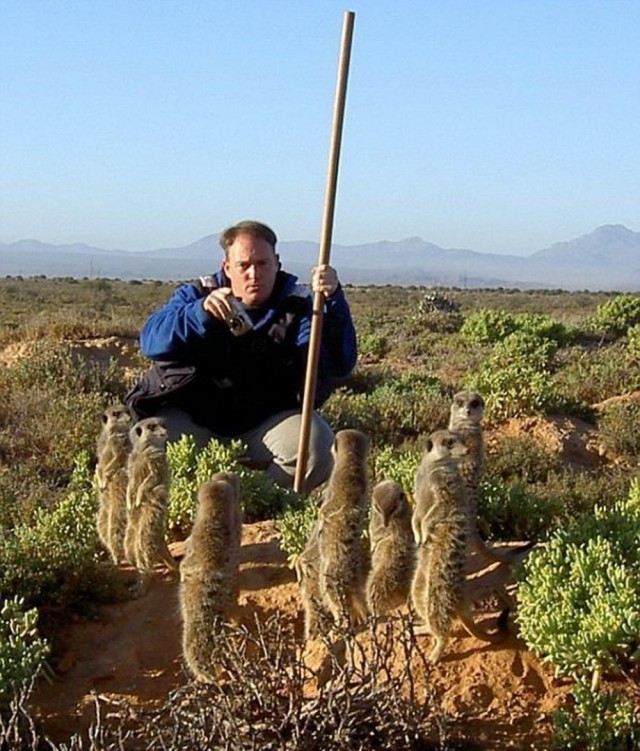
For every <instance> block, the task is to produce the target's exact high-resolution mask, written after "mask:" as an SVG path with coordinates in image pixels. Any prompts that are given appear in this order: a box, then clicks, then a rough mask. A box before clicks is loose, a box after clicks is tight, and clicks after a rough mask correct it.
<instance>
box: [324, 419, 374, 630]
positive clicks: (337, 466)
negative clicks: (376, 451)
mask: <svg viewBox="0 0 640 751" xmlns="http://www.w3.org/2000/svg"><path fill="white" fill-rule="evenodd" d="M368 453H369V439H368V438H367V436H366V435H365V434H364V433H362V432H360V431H359V430H340V431H338V432H337V433H336V436H335V440H334V443H333V456H334V466H333V470H332V472H331V476H330V477H329V482H328V484H327V487H326V489H325V492H324V498H323V501H322V504H321V506H320V509H319V511H318V549H319V553H320V594H321V597H322V599H323V601H324V603H325V604H326V606H327V608H328V609H329V611H330V612H331V615H332V616H333V619H334V622H335V624H336V626H337V627H338V629H339V630H340V631H341V632H342V633H344V632H345V630H346V629H347V628H353V627H354V626H355V625H356V624H358V623H361V622H363V621H364V620H365V619H366V616H367V608H366V604H365V596H364V576H363V570H362V550H361V543H360V538H361V536H362V527H363V524H364V515H365V511H366V498H367V457H368Z"/></svg>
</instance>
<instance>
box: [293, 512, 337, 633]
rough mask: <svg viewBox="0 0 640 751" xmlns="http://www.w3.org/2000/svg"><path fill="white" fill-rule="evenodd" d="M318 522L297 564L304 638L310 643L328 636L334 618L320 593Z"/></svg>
mask: <svg viewBox="0 0 640 751" xmlns="http://www.w3.org/2000/svg"><path fill="white" fill-rule="evenodd" d="M318 526H319V524H318V522H316V524H315V525H314V527H313V530H312V531H311V534H310V535H309V539H308V540H307V544H306V545H305V548H304V550H303V551H302V553H300V555H299V556H298V558H297V560H296V563H295V570H296V578H297V579H298V583H299V585H300V597H301V599H302V606H303V608H304V638H305V639H306V640H307V641H308V640H309V639H314V638H315V637H317V636H321V635H327V634H328V633H329V632H330V631H331V627H332V626H333V616H332V615H331V611H330V610H329V608H328V606H327V605H326V604H325V602H324V599H323V597H322V594H321V592H320V545H319V542H318V539H319V532H318Z"/></svg>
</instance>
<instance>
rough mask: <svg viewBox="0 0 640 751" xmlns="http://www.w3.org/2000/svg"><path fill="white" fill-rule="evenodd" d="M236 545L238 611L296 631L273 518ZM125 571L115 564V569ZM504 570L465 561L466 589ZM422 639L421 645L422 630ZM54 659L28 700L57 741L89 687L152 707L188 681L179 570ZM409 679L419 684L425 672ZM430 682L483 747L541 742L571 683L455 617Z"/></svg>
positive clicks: (290, 581) (477, 591) (82, 723)
mask: <svg viewBox="0 0 640 751" xmlns="http://www.w3.org/2000/svg"><path fill="white" fill-rule="evenodd" d="M182 549H183V543H174V544H173V545H172V552H173V554H174V556H176V557H180V556H181V554H182ZM242 550H243V556H242V563H241V579H240V587H241V595H240V605H241V608H242V610H243V611H244V612H245V613H258V614H259V615H260V617H261V618H267V617H268V616H269V614H271V613H272V612H273V611H275V610H279V611H280V613H281V614H283V615H284V616H285V617H286V618H290V619H292V620H293V621H294V622H295V623H296V631H297V633H301V631H302V610H301V604H300V600H299V594H298V584H297V582H296V580H295V575H294V572H293V571H292V570H291V569H290V568H289V567H288V565H287V562H286V556H285V555H284V554H283V552H282V551H281V550H280V547H279V545H278V533H277V531H276V529H275V527H274V525H273V522H270V521H267V522H260V523H257V524H251V525H245V527H244V534H243V548H242ZM105 565H106V564H105ZM131 573H132V572H131V571H130V570H127V569H124V568H123V569H122V570H121V576H123V577H131ZM508 578H509V571H508V567H506V566H504V565H501V564H499V565H494V566H492V567H489V568H487V569H484V570H482V569H481V570H477V564H476V563H475V562H474V560H473V559H472V560H471V561H470V573H469V576H468V579H469V586H470V591H472V592H473V593H474V596H475V597H476V598H478V599H480V600H481V599H482V598H483V597H484V598H485V601H488V600H487V597H486V596H487V595H488V594H490V592H491V591H492V590H493V589H494V587H495V585H496V584H497V583H498V582H501V581H508ZM495 615H496V613H494V612H489V611H487V612H482V611H480V610H479V611H478V612H477V614H476V618H477V619H481V620H482V622H483V623H485V621H486V624H485V625H487V626H488V627H490V626H491V624H492V621H494V616H495ZM420 639H424V646H425V651H428V649H429V645H430V641H429V640H430V637H428V636H424V637H420ZM398 659H402V656H401V655H398ZM53 664H54V667H55V670H56V677H55V678H54V679H53V681H52V682H51V683H49V682H46V681H44V680H43V681H41V682H39V684H38V685H37V687H36V690H35V691H34V694H33V695H32V698H31V709H32V712H33V714H34V715H35V716H36V717H38V718H39V719H41V720H42V721H43V725H44V730H45V732H46V734H47V735H48V736H49V737H50V738H51V739H52V740H53V741H55V742H63V741H66V740H68V738H69V737H70V735H72V734H73V733H78V732H81V731H82V730H84V729H86V727H87V725H88V723H89V722H90V721H91V720H92V719H93V717H94V700H93V694H94V693H97V694H99V695H100V696H101V697H103V698H105V699H106V700H107V701H113V702H115V703H120V702H122V701H123V700H124V701H126V702H129V703H130V704H131V705H133V706H135V707H136V708H155V707H158V706H160V705H161V704H162V703H163V701H164V700H165V699H166V698H167V694H168V692H169V691H171V690H172V689H174V688H177V687H178V686H180V685H182V684H184V683H186V682H187V681H188V676H187V674H186V672H185V669H184V666H183V662H182V658H181V650H180V622H179V616H178V580H177V576H176V575H175V574H173V575H162V574H160V573H158V574H154V577H153V579H152V582H151V586H150V587H149V589H148V591H147V593H146V594H145V595H144V596H142V597H139V598H138V599H131V600H128V601H126V602H122V603H119V604H115V605H109V606H105V607H103V608H102V609H101V611H100V613H99V616H98V618H97V619H96V620H92V621H77V622H75V623H70V624H68V625H67V626H66V627H65V628H64V630H63V631H62V632H61V633H60V634H59V636H58V640H57V646H56V654H55V656H54V660H53ZM417 680H418V688H420V686H419V682H420V680H424V675H422V676H420V674H418V678H417ZM429 681H430V686H429V687H430V689H431V691H433V692H434V694H435V697H436V700H437V702H438V704H439V706H441V708H442V710H443V711H444V712H446V713H447V715H448V717H449V721H450V732H451V735H452V737H454V738H459V739H468V740H469V741H471V740H472V741H473V743H474V747H475V748H478V747H480V748H487V749H507V748H512V749H513V748H516V749H529V748H531V749H545V748H548V743H549V734H550V713H551V712H552V711H553V710H555V709H557V708H558V707H559V706H560V705H561V704H562V702H563V699H564V698H565V696H566V694H567V692H568V690H569V687H568V685H563V684H559V683H557V682H556V681H554V680H553V679H552V676H551V672H550V670H549V669H548V668H546V667H543V666H542V665H541V664H540V662H539V661H538V660H537V659H536V658H535V657H534V656H533V655H532V654H531V653H530V652H528V651H527V649H526V648H525V646H524V644H523V642H522V641H521V640H519V639H518V638H517V637H516V636H514V635H510V636H508V637H507V640H506V641H505V642H503V643H502V644H500V645H497V646H494V645H489V644H485V643H484V642H480V641H478V640H477V639H475V638H473V637H470V636H468V635H467V634H466V632H465V631H464V629H463V628H462V626H456V628H455V631H454V635H453V638H452V639H451V641H450V642H449V644H448V645H447V647H446V651H445V653H444V656H443V658H442V659H441V661H440V662H439V663H438V664H437V665H436V666H435V667H434V668H433V671H432V673H431V675H430V677H429ZM478 743H480V744H481V745H479V746H478V745H475V744H478Z"/></svg>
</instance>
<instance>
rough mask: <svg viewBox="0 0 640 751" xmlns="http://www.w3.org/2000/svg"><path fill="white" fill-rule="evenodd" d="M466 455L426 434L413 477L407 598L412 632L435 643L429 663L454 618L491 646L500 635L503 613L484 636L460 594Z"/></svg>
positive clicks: (450, 436) (438, 435)
mask: <svg viewBox="0 0 640 751" xmlns="http://www.w3.org/2000/svg"><path fill="white" fill-rule="evenodd" d="M466 454H467V448H466V446H465V443H464V440H463V438H462V436H460V435H458V434H457V433H453V432H451V431H449V430H438V431H436V432H435V433H432V434H431V435H430V436H429V438H428V440H427V444H426V448H425V452H424V455H423V457H422V462H421V464H420V466H419V468H418V471H417V473H416V486H415V494H416V505H415V509H414V513H413V518H412V525H413V530H414V533H415V535H416V542H417V544H418V555H417V560H416V568H415V572H414V575H413V581H412V583H411V600H412V603H413V607H414V609H415V611H416V613H417V614H418V616H420V618H421V620H422V621H423V625H421V626H417V627H414V632H415V633H416V634H432V635H433V636H434V637H435V639H436V643H435V646H434V648H433V650H432V652H431V654H430V655H429V659H430V660H431V662H437V660H438V659H439V658H440V655H441V654H442V650H443V649H444V647H445V645H446V643H447V640H448V638H449V634H450V632H451V627H452V625H453V622H454V620H455V618H456V616H457V617H458V618H459V619H460V620H461V621H462V623H463V625H464V627H465V628H466V630H467V631H468V632H469V633H470V634H471V635H472V636H475V637H476V638H478V639H482V640H483V641H487V642H491V643H497V642H499V641H501V640H502V639H503V638H504V636H505V635H506V629H505V624H506V618H507V616H508V612H509V611H508V610H505V611H503V613H502V614H501V616H500V618H499V621H498V623H499V627H500V631H498V632H497V633H488V632H486V631H484V630H483V629H482V628H480V627H479V626H477V625H476V624H475V623H474V621H473V617H472V615H471V612H470V605H469V602H468V600H467V598H466V597H465V595H464V590H463V586H464V581H465V571H464V564H465V559H466V554H467V536H468V522H467V518H468V513H469V512H468V508H467V497H466V490H465V484H464V481H463V479H462V477H461V475H460V471H459V464H460V461H461V460H462V459H463V458H464V457H465V456H466Z"/></svg>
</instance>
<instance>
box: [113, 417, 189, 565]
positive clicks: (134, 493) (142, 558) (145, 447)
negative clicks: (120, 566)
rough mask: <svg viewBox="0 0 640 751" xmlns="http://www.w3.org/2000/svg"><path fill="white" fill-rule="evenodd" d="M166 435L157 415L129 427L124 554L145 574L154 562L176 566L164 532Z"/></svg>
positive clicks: (166, 500) (167, 486) (163, 425)
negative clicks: (129, 451)
mask: <svg viewBox="0 0 640 751" xmlns="http://www.w3.org/2000/svg"><path fill="white" fill-rule="evenodd" d="M167 435H168V434H167V429H166V427H165V424H164V421H163V420H162V419H161V418H158V417H147V418H145V419H144V420H140V422H138V423H136V424H135V425H134V426H133V427H132V428H131V430H130V431H129V436H130V438H131V446H132V448H131V453H130V454H129V461H128V472H129V482H128V484H127V530H126V533H125V555H126V557H127V560H128V561H129V562H130V563H132V564H133V565H134V566H135V567H136V568H137V569H138V570H139V571H141V572H143V573H145V574H147V573H149V572H150V571H151V569H152V568H153V566H154V564H156V563H164V564H165V565H166V566H167V568H168V569H169V570H176V569H177V564H176V562H175V561H174V560H173V558H172V557H171V553H170V552H169V548H168V547H167V542H166V540H165V536H164V526H165V518H166V515H167V502H168V500H169V465H168V464H167Z"/></svg>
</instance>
